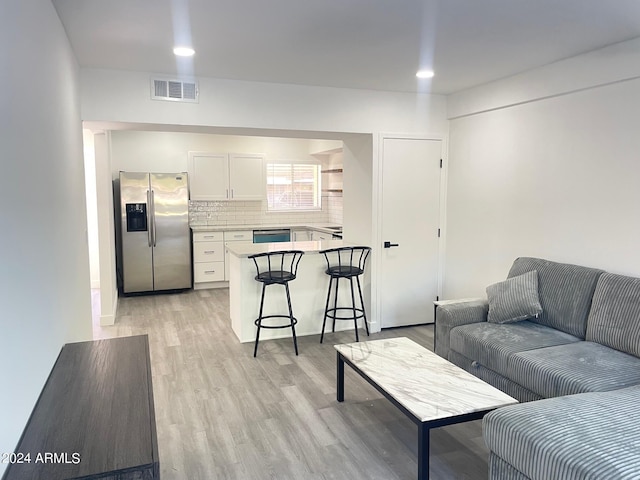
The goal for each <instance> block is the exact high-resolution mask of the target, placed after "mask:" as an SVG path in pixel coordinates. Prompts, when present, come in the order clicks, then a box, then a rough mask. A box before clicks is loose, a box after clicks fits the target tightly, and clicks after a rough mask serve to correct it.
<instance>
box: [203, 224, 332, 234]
mask: <svg viewBox="0 0 640 480" xmlns="http://www.w3.org/2000/svg"><path fill="white" fill-rule="evenodd" d="M331 227H341V228H342V225H338V224H335V223H322V224H318V225H314V224H308V223H304V224H289V225H272V224H263V225H258V224H254V225H191V226H190V228H191V230H192V231H194V232H225V231H236V230H266V229H270V228H289V229H292V230H293V229H296V228H306V229H309V230H318V231H321V232H324V233H335V230H334V229H333V228H331Z"/></svg>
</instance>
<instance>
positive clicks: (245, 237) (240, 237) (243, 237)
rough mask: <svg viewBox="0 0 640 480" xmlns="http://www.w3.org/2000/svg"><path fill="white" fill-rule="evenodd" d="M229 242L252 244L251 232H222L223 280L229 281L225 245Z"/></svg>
mask: <svg viewBox="0 0 640 480" xmlns="http://www.w3.org/2000/svg"><path fill="white" fill-rule="evenodd" d="M229 242H247V243H253V230H230V231H228V232H224V244H225V249H224V279H225V280H226V281H227V282H228V281H229V252H228V251H227V249H226V245H227V244H228V243H229Z"/></svg>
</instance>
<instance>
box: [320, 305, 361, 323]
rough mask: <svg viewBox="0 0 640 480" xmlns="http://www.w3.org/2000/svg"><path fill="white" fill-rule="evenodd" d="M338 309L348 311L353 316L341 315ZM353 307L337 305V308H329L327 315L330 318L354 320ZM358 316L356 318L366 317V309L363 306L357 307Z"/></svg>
mask: <svg viewBox="0 0 640 480" xmlns="http://www.w3.org/2000/svg"><path fill="white" fill-rule="evenodd" d="M338 310H344V311H345V312H348V313H349V314H350V315H351V316H349V317H339V316H338ZM353 310H354V309H353V308H351V307H336V308H329V309H327V311H326V316H327V317H328V318H331V319H333V320H351V321H352V322H353V320H354V317H353ZM355 310H356V316H355V319H358V318H364V316H365V313H364V310H363V309H362V308H356V309H355Z"/></svg>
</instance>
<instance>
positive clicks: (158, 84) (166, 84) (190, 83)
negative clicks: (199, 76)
mask: <svg viewBox="0 0 640 480" xmlns="http://www.w3.org/2000/svg"><path fill="white" fill-rule="evenodd" d="M151 99H152V100H168V101H171V102H192V103H193V102H197V101H198V82H196V81H195V80H176V79H172V78H171V79H169V78H157V77H156V78H152V79H151Z"/></svg>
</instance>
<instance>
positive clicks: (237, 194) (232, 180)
mask: <svg viewBox="0 0 640 480" xmlns="http://www.w3.org/2000/svg"><path fill="white" fill-rule="evenodd" d="M229 189H230V193H229V194H230V198H231V200H262V199H263V198H265V197H266V196H267V185H266V180H265V164H264V155H253V154H237V153H232V154H230V155H229Z"/></svg>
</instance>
